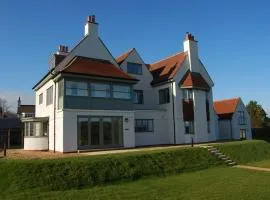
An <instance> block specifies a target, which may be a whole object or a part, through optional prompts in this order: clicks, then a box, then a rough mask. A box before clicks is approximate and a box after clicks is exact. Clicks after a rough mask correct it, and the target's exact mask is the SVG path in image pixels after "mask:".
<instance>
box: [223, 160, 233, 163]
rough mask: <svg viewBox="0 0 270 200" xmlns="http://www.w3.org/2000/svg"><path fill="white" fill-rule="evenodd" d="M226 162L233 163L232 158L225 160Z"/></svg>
mask: <svg viewBox="0 0 270 200" xmlns="http://www.w3.org/2000/svg"><path fill="white" fill-rule="evenodd" d="M224 162H225V163H231V162H233V161H232V160H231V159H227V160H224Z"/></svg>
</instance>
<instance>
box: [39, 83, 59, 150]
mask: <svg viewBox="0 0 270 200" xmlns="http://www.w3.org/2000/svg"><path fill="white" fill-rule="evenodd" d="M51 86H52V87H53V98H54V92H55V91H54V82H53V80H50V81H48V82H47V83H46V84H44V85H43V86H42V87H41V88H40V89H38V90H37V91H36V92H35V96H36V111H35V112H36V113H35V116H36V117H49V135H48V137H49V150H54V101H53V103H52V104H50V105H48V106H47V105H46V96H47V89H48V88H50V87H51ZM41 93H43V103H42V104H39V95H40V94H41Z"/></svg>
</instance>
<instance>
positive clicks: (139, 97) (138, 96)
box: [134, 90, 143, 104]
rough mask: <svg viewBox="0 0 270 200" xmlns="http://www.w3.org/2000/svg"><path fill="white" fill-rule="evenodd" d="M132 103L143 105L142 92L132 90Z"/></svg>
mask: <svg viewBox="0 0 270 200" xmlns="http://www.w3.org/2000/svg"><path fill="white" fill-rule="evenodd" d="M134 103H136V104H143V90H134Z"/></svg>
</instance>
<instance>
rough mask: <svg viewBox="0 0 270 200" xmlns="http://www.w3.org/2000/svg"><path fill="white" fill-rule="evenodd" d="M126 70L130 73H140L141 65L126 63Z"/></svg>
mask: <svg viewBox="0 0 270 200" xmlns="http://www.w3.org/2000/svg"><path fill="white" fill-rule="evenodd" d="M127 72H128V73H132V74H142V65H141V64H136V63H127Z"/></svg>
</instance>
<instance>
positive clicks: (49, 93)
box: [46, 86, 53, 105]
mask: <svg viewBox="0 0 270 200" xmlns="http://www.w3.org/2000/svg"><path fill="white" fill-rule="evenodd" d="M52 103H53V86H51V87H49V88H48V89H47V91H46V105H50V104H52Z"/></svg>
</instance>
